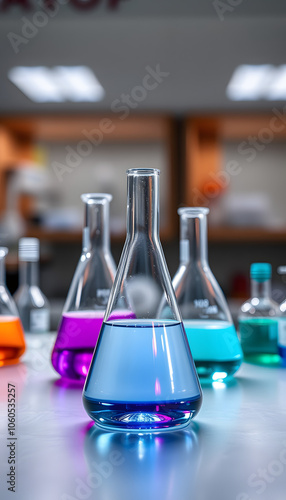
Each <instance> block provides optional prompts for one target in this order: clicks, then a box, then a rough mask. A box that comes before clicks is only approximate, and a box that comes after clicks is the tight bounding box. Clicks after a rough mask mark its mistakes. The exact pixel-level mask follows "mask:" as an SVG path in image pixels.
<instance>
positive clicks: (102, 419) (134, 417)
mask: <svg viewBox="0 0 286 500" xmlns="http://www.w3.org/2000/svg"><path fill="white" fill-rule="evenodd" d="M201 401H202V395H201V390H200V386H199V382H198V378H197V375H196V370H195V368H194V364H193V360H192V356H191V353H190V349H189V346H188V341H187V337H186V334H185V331H184V327H183V325H182V323H179V322H174V321H158V320H153V321H152V320H130V321H113V322H107V323H103V326H102V330H101V333H100V337H99V340H98V344H97V347H96V350H95V354H94V358H93V361H92V363H91V367H90V370H89V374H88V377H87V380H86V384H85V388H84V393H83V403H84V407H85V409H86V411H87V413H88V415H89V416H90V417H91V418H92V419H93V420H95V421H96V423H97V424H98V425H100V426H103V427H105V428H110V429H118V430H124V429H125V430H127V429H128V430H130V431H131V430H137V431H138V430H139V429H140V430H142V431H144V430H146V431H150V430H164V429H166V430H167V429H170V428H171V429H172V428H174V427H182V426H185V425H187V424H188V423H189V421H190V419H191V418H193V417H194V416H195V414H196V413H197V412H198V411H199V409H200V406H201Z"/></svg>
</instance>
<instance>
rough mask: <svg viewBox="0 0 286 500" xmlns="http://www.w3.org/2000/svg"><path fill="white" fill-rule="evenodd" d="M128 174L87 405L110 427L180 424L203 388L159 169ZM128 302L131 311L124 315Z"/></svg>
mask: <svg viewBox="0 0 286 500" xmlns="http://www.w3.org/2000/svg"><path fill="white" fill-rule="evenodd" d="M127 179H128V180H127V186H128V195H127V237H126V241H125V245H124V249H123V252H122V255H121V259H120V263H119V266H118V270H117V273H116V277H115V281H114V284H113V287H112V291H111V294H110V297H109V301H108V305H107V308H106V312H105V316H104V321H103V323H102V327H101V331H100V335H99V339H98V343H97V346H96V350H95V353H94V356H93V358H92V362H91V365H90V368H89V372H88V376H87V378H86V382H85V387H84V391H83V403H84V407H85V409H86V411H87V413H88V415H89V416H90V417H91V418H92V419H93V420H95V422H96V424H97V425H99V426H101V427H104V428H106V429H113V430H126V431H128V432H130V431H136V432H141V431H147V432H150V431H152V430H155V431H159V430H160V431H161V430H170V429H178V428H180V427H183V426H186V425H188V423H189V422H190V420H191V418H193V417H194V416H195V415H196V414H197V412H198V411H199V409H200V406H201V401H202V393H201V388H200V384H199V381H198V377H197V373H196V369H195V366H194V363H193V359H192V355H191V351H190V348H189V345H188V341H187V337H186V333H185V330H184V326H183V324H182V320H181V315H180V311H179V309H178V306H177V302H176V297H175V293H174V290H173V287H172V283H171V278H170V275H169V272H168V269H167V265H166V262H165V258H164V254H163V250H162V247H161V243H160V239H159V170H155V169H132V170H128V172H127ZM139 295H140V297H141V298H140V300H138V296H139ZM123 301H124V302H125V303H127V304H128V306H127V308H128V307H129V309H128V310H129V317H128V315H127V314H126V316H125V318H124V319H123V318H122V319H119V315H120V311H121V310H122V303H123Z"/></svg>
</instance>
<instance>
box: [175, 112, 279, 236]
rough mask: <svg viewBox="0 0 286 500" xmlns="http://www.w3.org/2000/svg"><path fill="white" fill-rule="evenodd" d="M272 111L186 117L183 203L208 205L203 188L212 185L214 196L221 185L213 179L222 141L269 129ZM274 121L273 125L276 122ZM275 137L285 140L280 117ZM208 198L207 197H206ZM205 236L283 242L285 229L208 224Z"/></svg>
mask: <svg viewBox="0 0 286 500" xmlns="http://www.w3.org/2000/svg"><path fill="white" fill-rule="evenodd" d="M273 119H276V122H277V123H278V122H279V120H278V118H277V117H276V115H274V114H272V115H269V114H267V115H241V116H238V115H218V116H205V117H190V118H188V119H187V120H186V128H185V145H186V149H185V154H186V165H185V179H184V180H185V183H184V204H185V205H188V206H198V205H202V206H208V203H206V202H205V201H206V199H207V196H206V194H205V193H206V191H207V190H211V189H212V188H213V189H214V190H216V193H217V196H220V195H221V194H223V191H224V190H223V188H222V187H221V186H220V185H219V183H216V181H215V179H216V174H217V173H218V172H220V171H221V170H222V163H223V156H222V144H223V141H227V140H234V141H243V140H246V139H247V138H248V137H249V136H256V137H257V136H258V135H259V133H260V132H261V131H263V130H264V129H269V128H270V129H271V123H272V122H271V120H273ZM276 122H275V124H276V125H277V123H276ZM274 135H275V140H285V141H286V124H285V123H284V126H283V122H282V121H280V126H279V130H278V128H277V130H276V131H275V134H274ZM210 202H211V198H210ZM209 240H210V241H211V242H213V243H223V242H224V243H256V242H257V243H259V242H261V243H265V242H267V243H285V242H286V227H285V229H284V228H282V229H279V230H276V229H274V230H271V229H266V228H265V229H264V228H248V227H213V228H212V227H210V228H209Z"/></svg>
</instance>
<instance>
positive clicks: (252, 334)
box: [238, 262, 280, 364]
mask: <svg viewBox="0 0 286 500" xmlns="http://www.w3.org/2000/svg"><path fill="white" fill-rule="evenodd" d="M271 274H272V268H271V265H270V264H268V263H266V262H256V263H253V264H251V266H250V278H251V298H250V299H249V300H247V301H246V302H244V304H243V305H242V306H241V310H240V314H239V317H238V322H239V333H240V339H241V345H242V349H243V352H244V356H245V359H246V360H247V361H250V362H254V363H261V364H273V363H274V364H275V363H276V362H277V363H278V362H279V356H278V347H277V336H278V319H279V316H280V310H279V305H278V304H277V302H275V301H274V300H273V299H272V298H271Z"/></svg>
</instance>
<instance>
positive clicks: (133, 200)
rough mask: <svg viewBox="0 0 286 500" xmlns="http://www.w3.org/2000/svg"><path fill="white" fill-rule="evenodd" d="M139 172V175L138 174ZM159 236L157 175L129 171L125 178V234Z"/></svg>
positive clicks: (155, 172)
mask: <svg viewBox="0 0 286 500" xmlns="http://www.w3.org/2000/svg"><path fill="white" fill-rule="evenodd" d="M138 172H139V173H138ZM136 233H143V234H145V235H146V236H147V237H149V238H150V239H153V238H157V237H158V236H159V174H158V171H156V170H155V171H154V170H152V173H150V174H148V173H144V172H142V173H140V170H134V172H133V171H131V172H130V173H129V174H128V177H127V234H128V235H129V236H130V235H134V234H136Z"/></svg>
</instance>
